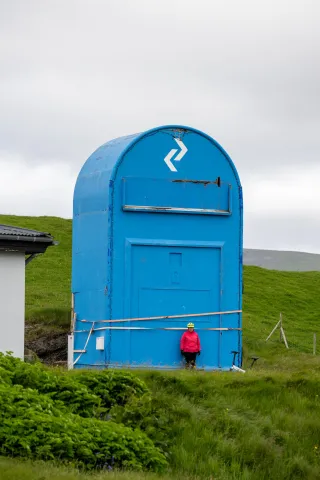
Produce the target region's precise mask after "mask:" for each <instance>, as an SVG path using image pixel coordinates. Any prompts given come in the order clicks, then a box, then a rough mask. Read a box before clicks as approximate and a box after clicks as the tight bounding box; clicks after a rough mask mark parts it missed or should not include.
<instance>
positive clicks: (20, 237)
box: [0, 234, 58, 245]
mask: <svg viewBox="0 0 320 480" xmlns="http://www.w3.org/2000/svg"><path fill="white" fill-rule="evenodd" d="M2 241H4V242H8V241H9V242H26V243H48V244H50V245H57V244H58V242H56V241H55V240H54V239H53V237H51V236H50V235H47V236H45V237H32V236H24V235H1V234H0V243H1V242H2Z"/></svg>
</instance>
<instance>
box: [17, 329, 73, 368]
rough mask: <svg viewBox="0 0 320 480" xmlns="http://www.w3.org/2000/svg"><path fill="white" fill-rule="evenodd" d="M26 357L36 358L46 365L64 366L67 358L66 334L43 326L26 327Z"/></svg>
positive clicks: (63, 331) (60, 330)
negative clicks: (34, 356) (34, 355)
mask: <svg viewBox="0 0 320 480" xmlns="http://www.w3.org/2000/svg"><path fill="white" fill-rule="evenodd" d="M25 333H26V334H25V350H26V355H27V356H31V357H32V355H33V353H34V354H36V356H37V357H38V358H39V359H40V360H41V361H43V362H44V363H46V364H48V365H55V364H60V365H61V364H62V365H63V364H66V363H67V358H68V332H67V331H65V330H64V329H58V330H57V329H53V328H52V327H50V326H48V327H44V326H43V325H33V324H32V325H26V332H25Z"/></svg>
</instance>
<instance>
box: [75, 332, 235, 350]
mask: <svg viewBox="0 0 320 480" xmlns="http://www.w3.org/2000/svg"><path fill="white" fill-rule="evenodd" d="M101 330H184V331H185V330H186V329H185V327H159V328H157V327H99V328H94V329H93V330H92V331H93V332H98V331H101ZM199 330H202V331H203V330H209V331H225V332H228V331H229V330H242V328H227V327H220V328H197V331H199ZM89 332H90V330H75V331H74V333H89ZM79 351H80V350H79Z"/></svg>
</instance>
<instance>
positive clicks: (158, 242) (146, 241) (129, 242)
mask: <svg viewBox="0 0 320 480" xmlns="http://www.w3.org/2000/svg"><path fill="white" fill-rule="evenodd" d="M224 244H225V242H210V241H198V240H170V239H151V238H126V239H125V259H124V275H125V282H124V297H123V300H124V304H123V310H124V316H125V318H130V316H131V288H132V285H131V283H132V247H134V246H147V247H148V246H150V247H182V248H188V247H189V248H209V249H218V250H219V251H220V296H219V309H220V311H221V309H222V304H221V303H222V301H223V290H224V289H223V270H224V269H223V247H224ZM221 326H222V316H221V315H219V327H221ZM128 332H129V331H128ZM218 367H219V368H221V339H220V338H219V341H218Z"/></svg>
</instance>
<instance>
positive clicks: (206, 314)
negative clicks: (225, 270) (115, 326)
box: [80, 310, 242, 323]
mask: <svg viewBox="0 0 320 480" xmlns="http://www.w3.org/2000/svg"><path fill="white" fill-rule="evenodd" d="M233 313H242V310H228V311H225V312H207V313H187V314H185V315H164V316H159V317H141V318H140V317H139V318H122V319H120V320H80V322H86V323H123V322H147V321H151V320H167V319H174V318H191V317H211V316H213V315H231V314H233Z"/></svg>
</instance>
